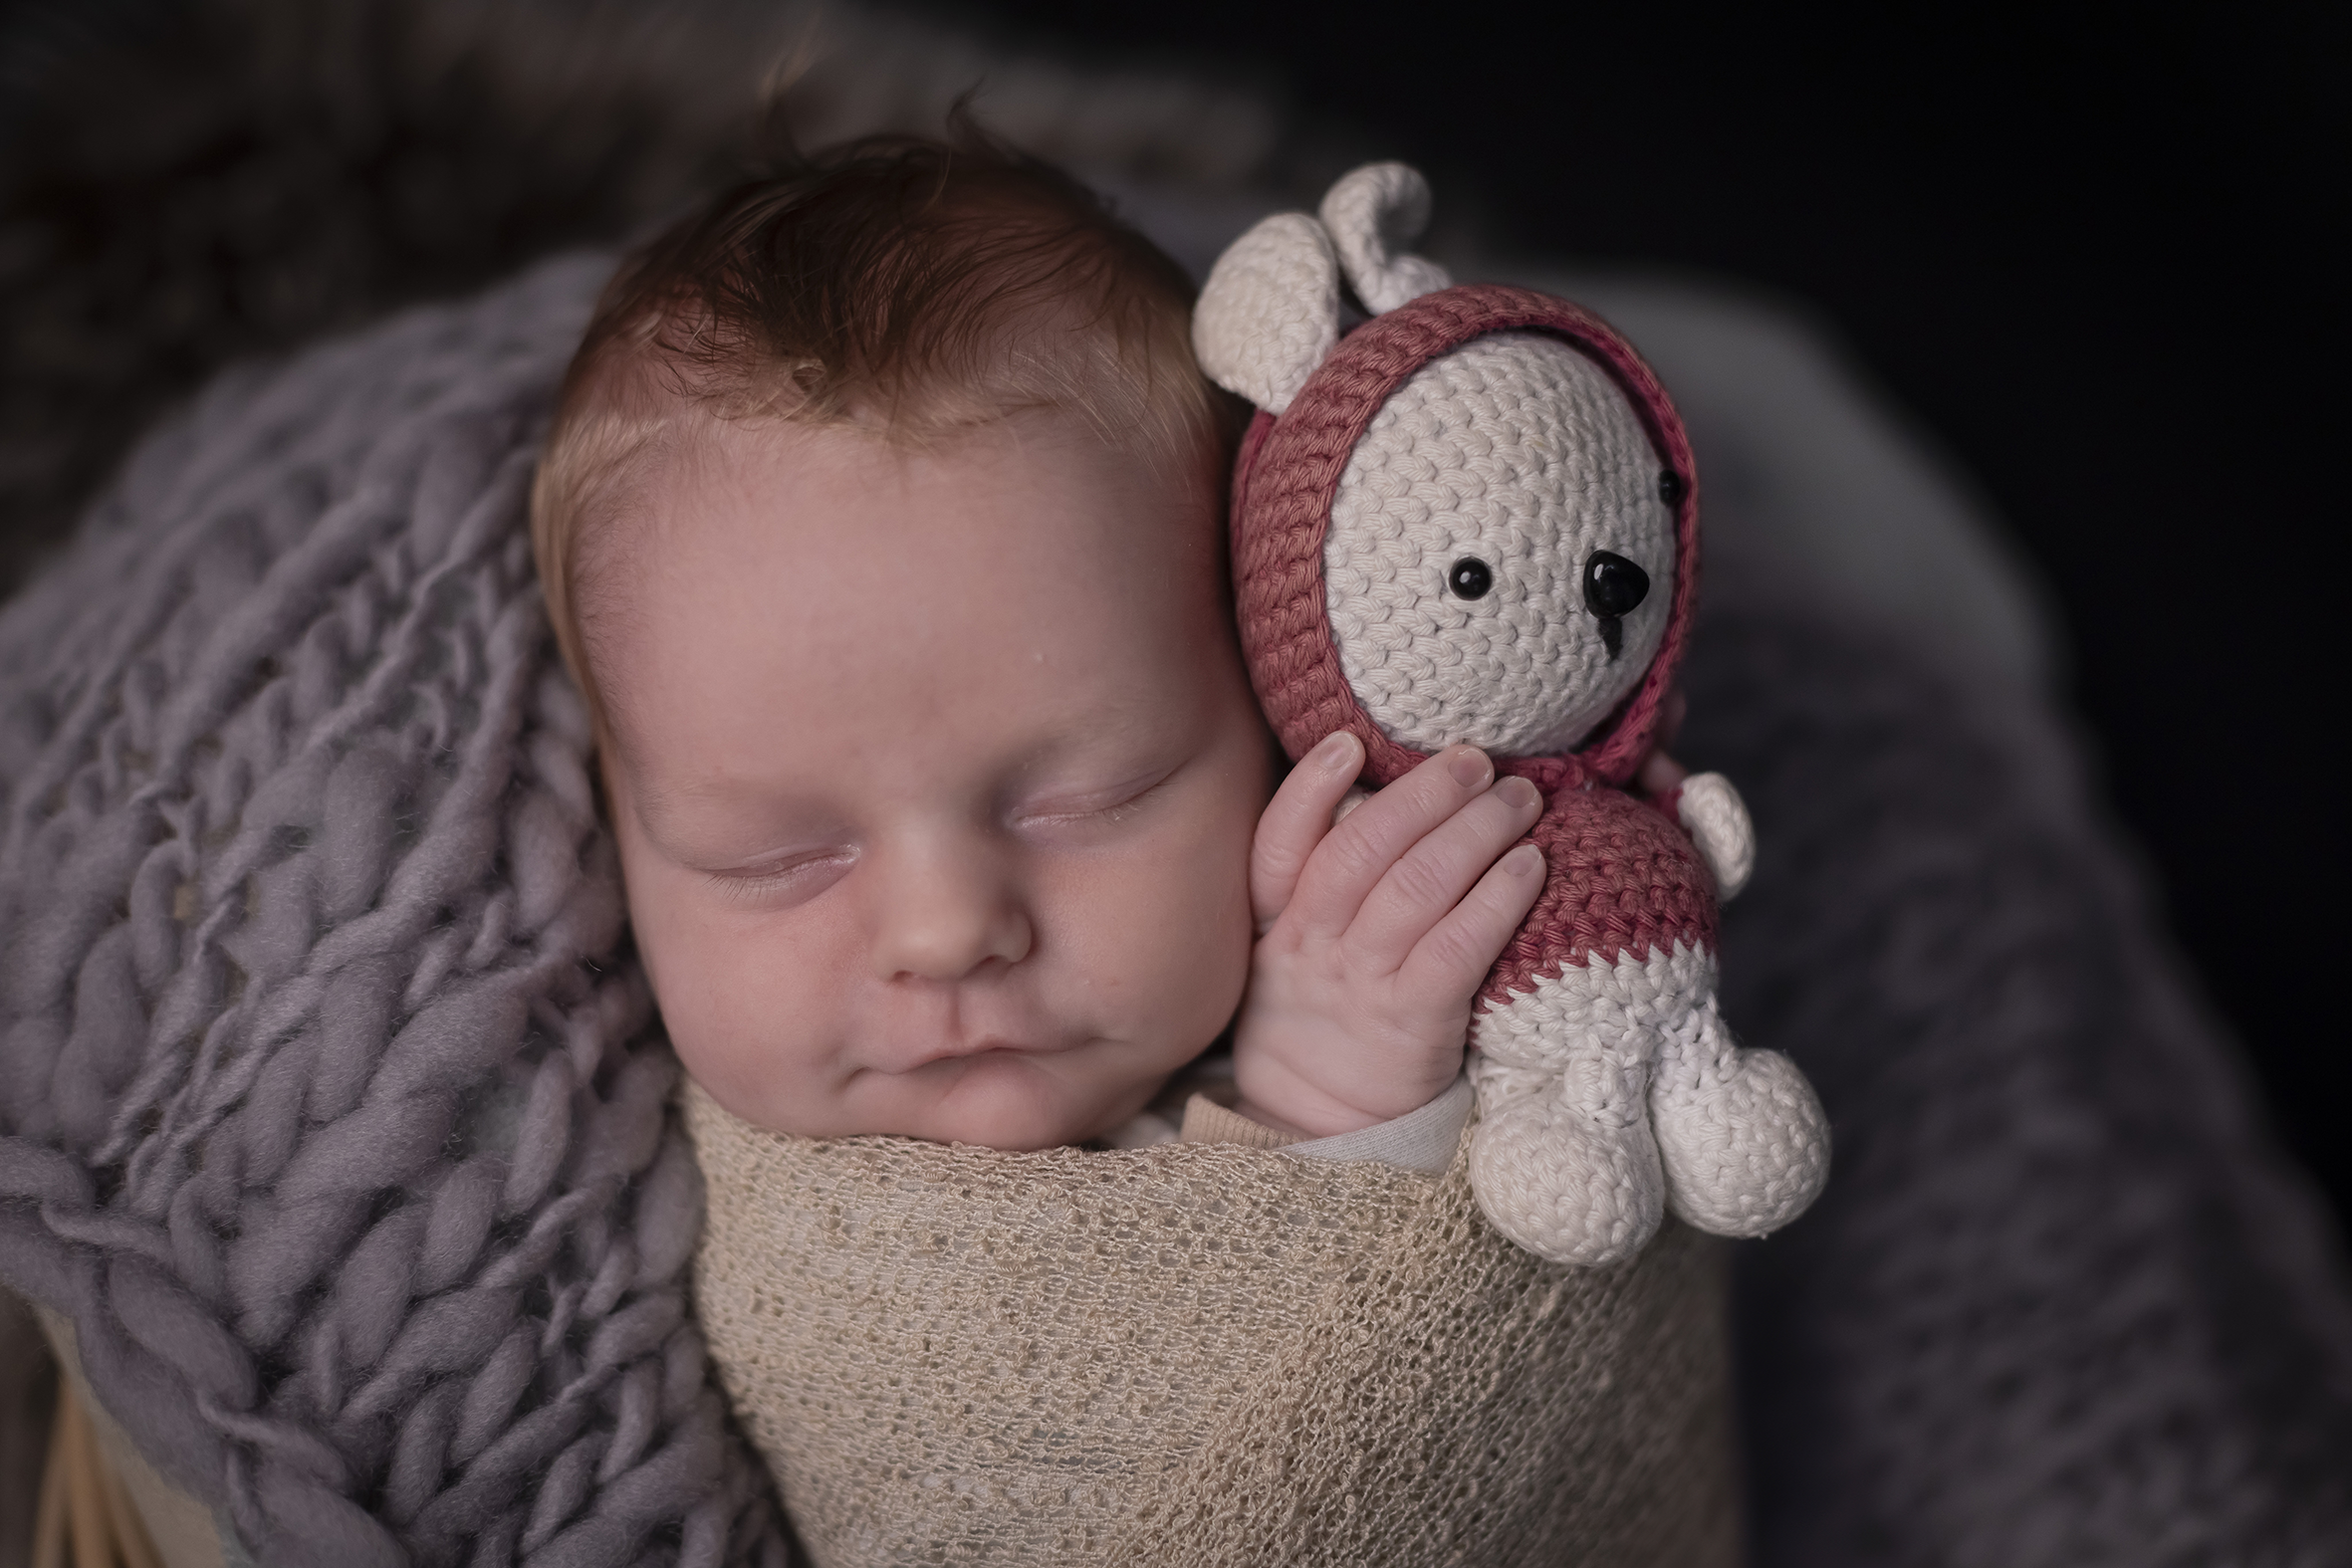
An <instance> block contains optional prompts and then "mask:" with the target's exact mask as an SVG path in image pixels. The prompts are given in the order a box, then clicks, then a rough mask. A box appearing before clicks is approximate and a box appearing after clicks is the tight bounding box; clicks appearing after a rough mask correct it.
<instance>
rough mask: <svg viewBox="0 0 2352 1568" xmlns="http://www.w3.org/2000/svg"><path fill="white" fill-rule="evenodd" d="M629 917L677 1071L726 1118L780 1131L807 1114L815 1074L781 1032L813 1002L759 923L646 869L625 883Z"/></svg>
mask: <svg viewBox="0 0 2352 1568" xmlns="http://www.w3.org/2000/svg"><path fill="white" fill-rule="evenodd" d="M628 904H629V919H630V923H631V925H632V926H633V927H634V929H635V933H636V939H637V951H638V953H639V955H640V956H641V957H642V959H643V960H644V963H645V969H646V975H647V978H648V979H649V980H650V981H651V982H652V984H653V993H654V1000H655V1002H656V1003H657V1004H658V1005H659V1007H660V1008H661V1020H662V1026H663V1028H664V1029H665V1030H666V1031H667V1033H668V1035H669V1039H670V1044H671V1046H672V1047H673V1048H674V1049H675V1050H676V1051H677V1053H678V1061H679V1063H680V1064H681V1065H682V1066H683V1067H684V1068H685V1069H686V1071H687V1073H688V1074H689V1075H691V1076H692V1077H693V1079H694V1080H695V1082H697V1083H699V1084H701V1085H702V1086H703V1088H705V1089H706V1090H708V1091H709V1092H710V1094H711V1095H712V1097H713V1098H715V1099H716V1100H718V1102H719V1103H720V1104H721V1105H723V1106H725V1107H726V1108H727V1109H728V1110H729V1111H731V1112H733V1113H734V1114H735V1115H737V1116H739V1117H741V1118H742V1119H743V1120H745V1121H747V1122H750V1123H752V1124H753V1125H754V1126H758V1127H765V1128H770V1129H773V1130H778V1131H791V1130H795V1129H794V1126H793V1125H792V1124H794V1123H796V1122H798V1121H800V1120H802V1119H803V1118H805V1117H806V1116H807V1115H808V1114H809V1113H810V1112H811V1111H812V1110H813V1109H814V1107H813V1106H812V1105H811V1103H810V1100H811V1096H812V1094H813V1093H814V1092H816V1087H817V1085H818V1084H819V1083H820V1082H821V1081H822V1075H821V1074H819V1073H817V1072H815V1071H813V1070H811V1066H812V1064H811V1062H810V1061H809V1060H808V1059H807V1058H808V1056H809V1055H810V1052H809V1051H808V1050H807V1049H806V1048H805V1042H803V1041H802V1040H800V1039H798V1038H797V1037H796V1036H795V1034H794V1032H793V1031H792V1030H790V1029H788V1028H786V1027H784V1026H783V1025H784V1024H785V1023H786V1021H787V1020H793V1021H795V1022H800V1021H805V1020H812V1019H813V1018H814V1016H815V1014H816V1012H817V1011H818V1010H820V1008H819V1007H818V1004H819V1001H820V999H818V998H816V997H815V996H813V995H810V994H809V993H810V988H809V987H807V986H806V985H802V984H797V983H796V977H795V975H794V972H793V964H792V959H793V957H794V955H793V954H792V953H790V952H788V951H780V950H779V947H778V944H776V943H775V942H774V941H773V940H767V939H765V938H763V936H762V934H761V933H760V932H759V931H758V930H757V929H756V928H757V924H758V923H757V922H754V921H749V920H746V919H744V918H743V917H742V916H741V915H740V914H739V913H738V912H734V911H725V910H717V909H712V908H708V907H705V904H704V902H703V901H700V900H697V899H696V898H695V897H694V896H693V891H692V890H691V889H686V888H680V887H677V886H675V885H673V879H672V878H670V877H667V876H664V875H663V874H661V872H660V871H659V870H656V869H652V868H648V869H647V870H646V872H645V873H644V874H641V875H639V876H637V877H633V878H631V880H630V885H629V894H628Z"/></svg>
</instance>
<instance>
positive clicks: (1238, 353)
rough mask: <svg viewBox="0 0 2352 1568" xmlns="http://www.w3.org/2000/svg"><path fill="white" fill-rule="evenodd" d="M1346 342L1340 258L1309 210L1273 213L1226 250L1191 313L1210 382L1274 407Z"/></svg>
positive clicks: (1286, 402)
mask: <svg viewBox="0 0 2352 1568" xmlns="http://www.w3.org/2000/svg"><path fill="white" fill-rule="evenodd" d="M1338 340H1339V263H1338V261H1337V259H1336V258H1334V257H1333V256H1332V254H1331V240H1330V236H1328V235H1326V234H1325V233H1323V229H1322V225H1321V224H1319V223H1317V222H1315V221H1314V219H1312V218H1310V217H1308V216H1307V215H1306V214H1305V213H1303V212H1283V213H1277V214H1276V215H1275V216H1273V217H1271V218H1268V219H1267V220H1265V221H1264V222H1263V223H1260V224H1259V225H1258V226H1257V227H1256V228H1254V229H1252V230H1251V231H1250V232H1249V233H1247V234H1245V235H1243V236H1242V237H1241V238H1240V239H1238V240H1236V241H1234V242H1233V243H1232V244H1231V245H1229V246H1227V247H1226V248H1225V254H1224V255H1222V256H1220V257H1218V258H1217V265H1216V266H1215V267H1214V268H1213V269H1211V270H1210V273H1209V281H1208V283H1207V284H1206V285H1204V286H1203V287H1202V289H1201V300H1200V304H1198V305H1196V306H1194V307H1193V312H1192V351H1193V352H1194V353H1195V354H1196V355H1198V356H1199V358H1200V361H1201V369H1202V370H1204V371H1205V372H1207V374H1208V377H1209V379H1210V380H1212V381H1215V382H1216V383H1217V384H1218V385H1219V386H1222V387H1224V388H1225V389H1226V390H1227V391H1229V392H1239V393H1241V395H1242V396H1244V397H1246V398H1248V399H1249V400H1250V401H1251V402H1253V403H1256V404H1257V405H1258V406H1259V407H1261V408H1264V409H1266V410H1268V411H1270V412H1272V413H1277V414H1279V413H1281V412H1282V411H1283V410H1284V409H1286V408H1288V407H1290V406H1291V399H1292V398H1293V397H1295V396H1296V395H1297V394H1298V388H1299V387H1301V386H1303V385H1305V384H1306V378H1307V376H1309V375H1311V374H1312V373H1313V372H1314V367H1315V366H1316V365H1318V364H1321V363H1322V362H1323V355H1325V354H1327V353H1329V352H1330V351H1331V345H1332V344H1333V343H1336V342H1337V341H1338Z"/></svg>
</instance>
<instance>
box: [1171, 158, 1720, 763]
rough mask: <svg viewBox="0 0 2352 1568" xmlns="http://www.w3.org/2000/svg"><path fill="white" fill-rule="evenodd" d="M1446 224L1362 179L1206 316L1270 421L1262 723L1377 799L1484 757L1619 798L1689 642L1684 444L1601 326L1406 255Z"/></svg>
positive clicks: (1207, 354)
mask: <svg viewBox="0 0 2352 1568" xmlns="http://www.w3.org/2000/svg"><path fill="white" fill-rule="evenodd" d="M1428 210H1429V191H1428V186H1427V185H1426V184H1425V183H1424V182H1423V181H1422V179H1421V176H1420V175H1419V174H1417V173H1415V172H1414V171H1413V170H1412V169H1410V168H1407V167H1406V166H1404V165H1403V164H1399V163H1384V164H1373V165H1371V166H1369V167H1366V168H1362V169H1358V170H1357V171H1356V172H1354V173H1353V174H1350V175H1348V176H1347V177H1346V178H1344V179H1342V180H1341V181H1339V183H1338V184H1336V185H1334V186H1333V187H1332V188H1331V191H1330V193H1329V194H1328V195H1327V196H1326V197H1325V198H1324V200H1323V204H1322V210H1321V214H1320V220H1319V221H1318V220H1317V219H1315V218H1309V217H1307V216H1305V215H1304V214H1302V213H1285V214H1281V215H1278V216H1276V217H1272V218H1268V219H1267V220H1266V221H1264V222H1263V223H1260V224H1259V225H1258V226H1257V227H1256V228H1254V229H1252V230H1251V231H1250V232H1249V233H1247V234H1245V235H1244V236H1242V238H1241V239H1239V240H1237V241H1236V242H1235V243H1234V244H1233V246H1232V247H1231V248H1230V249H1228V250H1227V251H1226V253H1225V255H1224V256H1223V257H1222V258H1220V259H1219V261H1218V263H1217V267H1216V269H1215V271H1214V272H1213V273H1212V274H1211V275H1210V278H1209V282H1208V285H1207V287H1206V288H1205V289H1204V290H1203V291H1202V295H1201V301H1200V305H1199V307H1198V309H1197V311H1196V312H1195V314H1194V319H1193V340H1194V346H1195V348H1196V350H1197V352H1198V353H1199V355H1200V360H1201V364H1202V367H1203V368H1204V369H1205V370H1206V371H1207V372H1208V373H1209V375H1210V377H1211V378H1212V379H1214V380H1216V381H1217V382H1218V383H1219V384H1220V385H1223V386H1225V387H1227V388H1229V389H1231V390H1233V391H1235V392H1238V393H1240V394H1241V395H1242V396H1244V397H1247V398H1249V399H1250V401H1251V402H1253V403H1255V404H1256V405H1257V406H1258V408H1259V414H1258V417H1257V420H1256V421H1255V423H1254V424H1253V425H1252V427H1251V429H1250V433H1249V435H1248V437H1247V438H1246V439H1245V441H1244V443H1243V447H1242V455H1241V461H1240V463H1239V465H1238V467H1237V469H1236V473H1235V478H1234V492H1233V495H1234V500H1233V525H1232V526H1233V541H1234V574H1235V581H1236V585H1237V588H1238V592H1239V613H1240V620H1241V633H1242V642H1243V646H1244V648H1245V650H1246V651H1247V653H1248V656H1249V661H1250V668H1251V674H1252V677H1253V679H1255V681H1256V682H1257V685H1258V695H1259V698H1260V700H1261V701H1262V702H1263V703H1264V704H1265V707H1266V712H1267V716H1268V718H1269V719H1270V720H1272V722H1273V724H1274V726H1275V729H1276V732H1277V733H1278V734H1279V735H1280V736H1281V738H1282V741H1283V744H1284V746H1285V747H1286V748H1287V749H1288V750H1289V752H1290V753H1291V755H1292V756H1293V757H1297V756H1300V755H1302V754H1303V753H1304V752H1305V751H1306V750H1307V749H1308V748H1309V747H1311V746H1313V745H1314V744H1315V742H1317V741H1318V740H1320V739H1321V738H1322V737H1324V736H1325V735H1327V734H1329V733H1330V732H1331V731H1333V730H1337V729H1347V730H1352V731H1354V732H1355V733H1356V734H1357V735H1358V736H1359V737H1360V738H1361V739H1362V740H1363V742H1364V745H1365V752H1366V756H1367V764H1366V770H1365V772H1366V776H1367V778H1368V779H1370V780H1371V782H1373V783H1375V784H1386V783H1388V782H1389V781H1391V780H1393V779H1395V778H1397V777H1398V776H1400V775H1402V774H1403V773H1405V772H1406V771H1407V770H1408V769H1410V768H1411V767H1412V766H1413V765H1414V764H1415V763H1416V762H1418V761H1419V760H1420V759H1421V758H1422V757H1424V756H1426V755H1427V754H1429V753H1431V752H1434V751H1436V750H1438V749H1439V748H1441V747H1443V746H1447V745H1451V744H1455V743H1458V742H1467V743H1469V744H1471V745H1475V746H1478V747H1480V748H1482V749H1484V750H1486V751H1488V752H1490V753H1492V754H1493V755H1495V756H1496V758H1497V759H1498V761H1499V763H1500V764H1501V765H1502V766H1504V767H1505V768H1506V769H1507V771H1509V772H1513V773H1520V774H1524V775H1526V776H1528V777H1529V778H1530V779H1532V780H1534V781H1535V782H1536V783H1537V784H1538V785H1540V786H1541V787H1543V788H1545V789H1546V790H1550V789H1556V788H1561V787H1573V786H1578V785H1581V784H1587V783H1592V782H1599V783H1605V784H1623V783H1624V782H1625V781H1626V780H1627V779H1628V778H1630V777H1631V775H1632V773H1633V771H1634V770H1635V768H1636V767H1638V766H1639V764H1640V762H1641V759H1642V756H1643V754H1644V753H1645V752H1646V751H1647V750H1648V747H1649V744H1650V741H1651V737H1652V733H1653V731H1654V730H1655V728H1656V725H1657V721H1658V716H1659V708H1660V704H1661V702H1662V700H1663V699H1664V697H1665V694H1666V691H1667V688H1668V685H1669V683H1670V682H1671V680H1672V677H1673V669H1674V665H1675V664H1676V662H1677V661H1678V660H1679V658H1680V656H1681V652H1682V644H1683V641H1684V638H1685V634H1686V632H1687V630H1688V626H1689V622H1690V615H1691V607H1692V587H1693V582H1694V578H1695V574H1696V567H1697V559H1696V552H1697V544H1698V497H1697V493H1696V487H1695V485H1694V482H1693V477H1692V469H1691V455H1690V444H1689V442H1688V440H1687V439H1686V437H1685V436H1684V434H1683V428H1682V422H1681V420H1680V419H1679V418H1678V417H1677V416H1676V414H1675V412H1674V407H1673V404H1672V403H1671V402H1669V401H1668V400H1667V397H1666V394H1665V392H1664V390H1663V389H1662V388H1661V387H1660V386H1659V385H1658V381H1657V378H1656V377H1655V376H1654V375H1652V374H1651V373H1650V370H1649V367H1648V366H1647V365H1645V364H1643V363H1642V361H1641V359H1640V357H1639V356H1638V355H1637V354H1635V353H1634V351H1633V349H1632V348H1631V347H1630V346H1629V345H1628V344H1627V343H1626V342H1625V340H1624V339H1623V338H1621V337H1619V336H1617V335H1616V334H1615V333H1614V332H1613V331H1611V330H1610V329H1609V328H1608V327H1607V326H1606V325H1605V324H1604V323H1602V322H1601V321H1599V320H1598V319H1597V318H1595V317H1593V316H1591V315H1590V314H1588V313H1587V312H1585V311H1582V310H1580V309H1578V308H1577V307H1575V306H1573V305H1570V304H1568V303H1567V302H1565V301H1563V300H1557V299H1553V298H1551V297H1550V296H1548V295H1542V294H1536V293H1533V292H1531V291H1529V290H1524V289H1512V288H1502V287H1496V286H1471V287H1449V286H1448V281H1447V277H1446V274H1445V273H1444V271H1443V270H1441V269H1440V268H1438V267H1436V266H1435V265H1433V264H1432V263H1430V262H1428V261H1425V260H1423V259H1422V258H1420V257H1417V256H1412V255H1405V254H1400V253H1399V251H1398V247H1399V246H1400V245H1401V244H1403V243H1406V242H1409V241H1410V240H1411V239H1412V238H1413V237H1414V236H1415V235H1416V234H1417V233H1418V232H1419V230H1420V228H1421V226H1422V224H1423V222H1424V221H1425V220H1426V218H1427V214H1428ZM1342 276H1344V278H1345V281H1346V285H1347V286H1348V287H1349V288H1350V289H1351V290H1352V293H1353V296H1354V298H1353V299H1352V300H1349V299H1348V298H1347V297H1346V295H1345V294H1344V293H1343V291H1342V286H1341V279H1342ZM1359 307H1360V309H1359ZM1350 317H1356V318H1365V319H1362V320H1361V322H1360V325H1357V326H1355V327H1354V328H1353V329H1352V330H1344V328H1345V323H1346V321H1347V320H1348V319H1349V318H1350Z"/></svg>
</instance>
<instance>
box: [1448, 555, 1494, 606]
mask: <svg viewBox="0 0 2352 1568" xmlns="http://www.w3.org/2000/svg"><path fill="white" fill-rule="evenodd" d="M1494 585H1495V568H1494V567H1492V566H1490V565H1488V564H1487V563H1486V562H1485V561H1483V560H1479V559H1478V558H1477V557H1476V556H1465V557H1463V558H1462V559H1461V560H1457V561H1455V562H1454V564H1453V566H1452V568H1451V569H1449V570H1448V571H1447V572H1446V586H1447V587H1449V588H1452V589H1453V590H1454V591H1455V592H1456V593H1459V594H1461V595H1462V596H1463V597H1464V598H1466V599H1477V598H1484V597H1486V594H1487V589H1489V588H1491V587H1493V586H1494Z"/></svg>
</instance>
